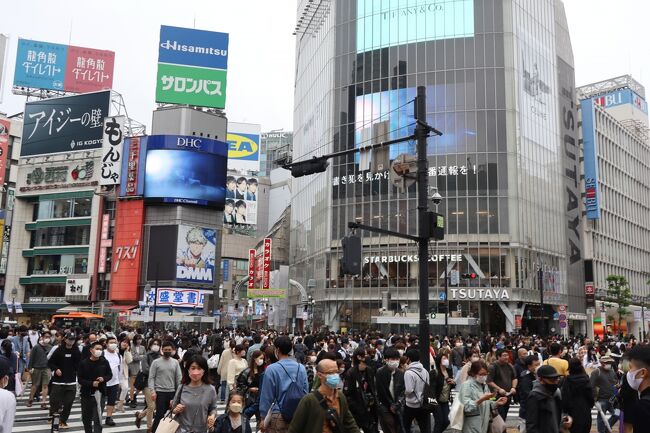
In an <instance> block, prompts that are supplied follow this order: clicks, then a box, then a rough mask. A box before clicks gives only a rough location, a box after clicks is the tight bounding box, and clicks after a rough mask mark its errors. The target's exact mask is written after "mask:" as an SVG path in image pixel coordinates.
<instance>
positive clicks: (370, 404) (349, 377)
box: [343, 347, 378, 433]
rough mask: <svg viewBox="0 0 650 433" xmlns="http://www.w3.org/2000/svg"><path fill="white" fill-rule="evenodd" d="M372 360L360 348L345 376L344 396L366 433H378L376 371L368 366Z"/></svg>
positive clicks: (364, 350)
mask: <svg viewBox="0 0 650 433" xmlns="http://www.w3.org/2000/svg"><path fill="white" fill-rule="evenodd" d="M370 360H371V358H370V357H369V356H368V355H367V353H366V349H365V348H363V347H358V348H357V349H356V350H355V351H354V354H353V359H352V363H353V366H352V368H350V369H349V370H348V372H347V373H346V374H345V381H344V385H343V394H345V397H346V398H347V399H348V403H349V406H350V411H351V412H352V415H353V416H354V419H355V421H356V422H357V425H358V426H359V428H361V429H362V430H363V431H364V433H377V432H378V429H377V391H376V389H375V370H374V369H373V368H372V367H369V366H368V362H369V361H370Z"/></svg>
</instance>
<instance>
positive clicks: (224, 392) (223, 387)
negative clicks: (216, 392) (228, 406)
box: [221, 380, 228, 401]
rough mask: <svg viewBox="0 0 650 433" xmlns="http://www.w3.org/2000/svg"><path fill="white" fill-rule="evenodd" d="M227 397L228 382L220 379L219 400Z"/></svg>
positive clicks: (224, 399)
mask: <svg viewBox="0 0 650 433" xmlns="http://www.w3.org/2000/svg"><path fill="white" fill-rule="evenodd" d="M227 398H228V382H226V381H225V380H222V381H221V400H222V401H226V399H227Z"/></svg>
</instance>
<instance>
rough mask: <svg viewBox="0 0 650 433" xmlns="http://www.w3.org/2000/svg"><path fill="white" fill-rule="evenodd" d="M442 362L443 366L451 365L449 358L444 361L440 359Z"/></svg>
mask: <svg viewBox="0 0 650 433" xmlns="http://www.w3.org/2000/svg"><path fill="white" fill-rule="evenodd" d="M440 364H441V365H442V366H443V367H449V360H448V359H443V360H442V361H440Z"/></svg>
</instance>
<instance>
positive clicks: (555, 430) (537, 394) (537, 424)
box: [526, 365, 572, 433]
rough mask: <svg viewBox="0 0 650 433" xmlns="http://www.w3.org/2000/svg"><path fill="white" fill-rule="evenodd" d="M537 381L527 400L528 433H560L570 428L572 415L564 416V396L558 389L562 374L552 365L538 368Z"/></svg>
mask: <svg viewBox="0 0 650 433" xmlns="http://www.w3.org/2000/svg"><path fill="white" fill-rule="evenodd" d="M537 378H538V379H539V380H538V381H537V382H535V383H534V384H533V390H532V391H531V392H530V395H529V396H528V400H527V401H526V433H559V432H560V427H564V428H565V429H567V430H569V429H570V428H571V424H572V420H571V417H568V416H566V417H562V397H561V395H560V391H559V390H558V383H559V382H560V375H559V374H558V373H557V370H555V368H553V366H552V365H542V366H541V367H539V369H538V370H537Z"/></svg>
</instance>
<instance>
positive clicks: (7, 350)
mask: <svg viewBox="0 0 650 433" xmlns="http://www.w3.org/2000/svg"><path fill="white" fill-rule="evenodd" d="M0 347H2V352H3V353H4V354H5V356H6V357H7V358H11V353H12V352H13V351H14V346H13V344H11V340H4V341H3V342H2V345H1V346H0Z"/></svg>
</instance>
